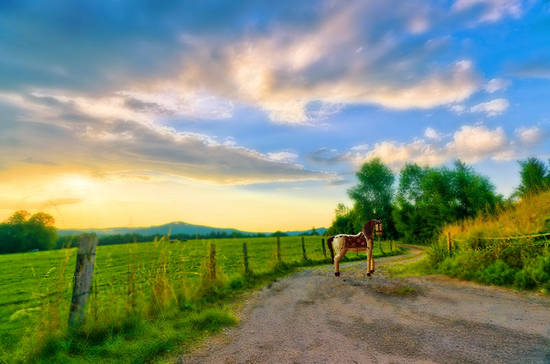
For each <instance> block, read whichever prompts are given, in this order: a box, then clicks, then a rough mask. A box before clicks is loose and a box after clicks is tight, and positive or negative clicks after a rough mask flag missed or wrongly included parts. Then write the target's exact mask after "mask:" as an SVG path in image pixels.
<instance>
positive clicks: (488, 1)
mask: <svg viewBox="0 0 550 364" xmlns="http://www.w3.org/2000/svg"><path fill="white" fill-rule="evenodd" d="M472 8H478V9H479V10H480V11H481V16H480V18H479V21H480V22H489V23H492V22H496V21H498V20H500V19H502V18H504V17H507V16H512V17H515V18H517V17H519V16H520V15H521V13H522V3H521V0H456V1H455V2H454V4H453V9H454V10H455V11H465V10H470V9H472Z"/></svg>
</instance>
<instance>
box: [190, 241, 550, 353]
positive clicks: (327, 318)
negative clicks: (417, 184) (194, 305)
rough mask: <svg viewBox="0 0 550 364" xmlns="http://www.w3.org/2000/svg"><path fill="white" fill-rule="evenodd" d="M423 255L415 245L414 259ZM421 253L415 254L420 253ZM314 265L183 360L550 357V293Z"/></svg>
mask: <svg viewBox="0 0 550 364" xmlns="http://www.w3.org/2000/svg"><path fill="white" fill-rule="evenodd" d="M418 253H419V251H418V250H416V249H413V250H412V251H411V252H410V253H409V254H410V255H409V259H415V258H414V257H415V256H418ZM411 254H412V255H411ZM399 259H401V260H402V259H403V258H399V257H392V258H386V259H378V260H377V264H378V265H377V267H380V268H381V269H379V270H378V271H377V272H376V273H375V275H374V277H371V278H369V277H366V275H365V274H364V270H365V263H364V262H361V263H350V264H347V265H344V266H343V267H342V269H341V272H342V276H341V277H340V278H335V277H334V276H333V273H332V270H331V267H322V268H313V269H306V270H303V271H300V272H299V273H297V274H295V275H293V276H290V277H287V278H285V279H282V280H280V281H278V282H275V283H273V284H272V285H270V286H269V287H266V288H264V289H263V290H261V291H259V292H257V293H256V294H254V295H253V297H252V298H251V299H250V300H249V301H248V302H247V303H246V305H245V308H244V310H243V312H242V317H241V320H242V321H241V323H240V324H239V325H238V326H237V327H235V328H233V329H229V330H227V331H226V332H225V333H224V334H221V335H218V336H217V337H214V338H212V339H210V340H207V341H206V342H205V343H204V345H203V346H201V347H200V348H198V349H197V350H195V351H194V352H192V353H190V354H187V355H185V356H182V357H181V358H180V362H182V363H523V364H526V363H550V298H548V297H540V296H537V295H535V294H532V293H518V292H513V291H510V290H506V289H500V288H495V287H485V286H480V285H477V284H473V283H467V282H459V281H456V280H451V279H449V278H445V277H440V276H430V277H414V278H395V279H392V278H389V277H387V276H386V275H384V274H383V267H384V265H386V266H387V265H388V264H391V262H392V261H396V260H399Z"/></svg>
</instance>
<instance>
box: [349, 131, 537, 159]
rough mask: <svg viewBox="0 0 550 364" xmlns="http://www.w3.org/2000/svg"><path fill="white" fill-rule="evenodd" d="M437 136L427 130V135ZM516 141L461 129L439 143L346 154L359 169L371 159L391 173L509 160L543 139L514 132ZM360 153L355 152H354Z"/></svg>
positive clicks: (387, 146)
mask: <svg viewBox="0 0 550 364" xmlns="http://www.w3.org/2000/svg"><path fill="white" fill-rule="evenodd" d="M434 133H435V135H438V136H440V135H441V134H440V133H438V132H436V131H435V130H433V129H431V128H428V129H427V130H426V132H425V134H426V136H428V135H434ZM515 134H516V137H517V139H516V140H511V139H510V138H508V136H507V135H506V133H505V132H504V130H503V129H502V128H500V127H498V128H495V129H489V128H487V127H485V126H483V125H464V126H462V127H461V128H460V129H458V130H457V131H455V132H454V133H453V134H452V136H449V137H446V138H443V137H442V138H440V139H434V138H429V137H428V140H424V139H417V140H414V141H412V142H410V143H399V142H396V141H391V140H388V141H383V142H380V143H376V144H375V145H374V147H372V148H370V149H367V150H365V148H364V147H362V146H361V148H355V149H352V150H351V151H350V152H349V153H347V154H346V156H347V158H348V160H350V161H352V162H354V163H355V164H356V165H359V164H361V163H363V162H365V161H367V160H370V159H373V158H380V159H381V160H382V161H383V162H384V163H386V164H388V165H390V166H391V167H392V168H393V169H394V170H399V169H400V168H401V167H402V166H403V165H405V164H406V163H418V164H420V165H428V166H436V165H440V164H443V163H445V162H448V161H450V160H452V159H456V158H459V159H461V160H463V161H465V162H467V163H475V162H478V161H481V160H484V159H488V158H490V159H493V160H513V159H515V158H517V157H518V156H521V155H522V154H523V153H524V152H526V151H529V150H531V148H533V147H535V146H536V145H537V144H538V143H539V142H540V141H541V140H542V139H543V138H544V134H543V133H542V131H541V130H540V129H539V128H538V127H528V128H520V129H517V130H516V132H515ZM359 149H360V150H362V151H358V150H359Z"/></svg>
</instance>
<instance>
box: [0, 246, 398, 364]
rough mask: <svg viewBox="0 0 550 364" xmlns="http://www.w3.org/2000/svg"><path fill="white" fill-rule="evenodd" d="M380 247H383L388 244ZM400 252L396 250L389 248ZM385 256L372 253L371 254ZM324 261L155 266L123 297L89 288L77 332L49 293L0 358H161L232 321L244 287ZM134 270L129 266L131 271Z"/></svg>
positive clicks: (132, 360)
mask: <svg viewBox="0 0 550 364" xmlns="http://www.w3.org/2000/svg"><path fill="white" fill-rule="evenodd" d="M385 250H386V252H388V248H387V246H385ZM388 253H389V252H388ZM399 253H400V251H399V250H394V251H393V253H392V254H391V255H395V254H399ZM384 255H390V254H384ZM384 255H383V254H382V253H381V252H380V251H376V252H375V256H376V257H380V256H384ZM361 259H364V257H363V256H354V255H349V257H348V258H347V259H346V260H347V261H353V260H361ZM329 262H330V261H328V260H327V259H324V258H323V259H310V260H299V261H293V262H289V263H285V262H282V263H275V264H273V263H272V264H271V267H270V268H269V269H267V270H266V271H262V272H260V273H249V274H242V273H241V274H235V273H232V274H224V272H223V271H222V270H219V271H218V274H217V279H216V280H215V281H212V280H211V279H210V277H209V276H208V275H205V274H203V275H201V276H200V278H199V279H195V280H193V281H182V280H177V279H171V277H170V276H169V275H168V274H167V272H166V271H165V270H163V269H162V265H159V269H157V270H155V271H151V272H149V273H150V282H149V284H148V285H147V286H146V287H145V286H139V287H135V288H134V289H133V290H132V291H128V292H129V293H128V295H125V296H124V297H116V296H112V297H110V298H108V299H105V298H99V299H94V297H93V295H92V299H91V301H90V304H89V312H88V317H89V319H88V322H87V324H86V326H85V327H83V328H82V329H81V330H79V331H74V332H70V331H69V330H67V328H66V325H65V324H64V322H65V320H64V319H63V318H65V317H66V312H65V310H64V309H63V305H60V303H61V302H64V297H63V294H60V295H55V294H53V295H50V296H49V299H48V300H46V301H45V302H44V304H43V305H42V306H41V307H40V315H38V318H37V320H36V321H35V322H33V323H32V324H31V325H29V327H28V328H27V330H26V333H25V335H24V337H23V339H22V341H21V342H20V343H19V344H18V345H17V346H16V347H15V348H14V347H12V350H9V351H8V350H5V349H4V350H3V351H2V352H0V362H6V363H11V362H37V363H51V362H63V363H76V362H79V363H81V362H99V361H100V362H104V363H120V362H125V363H136V362H155V361H159V360H161V361H164V360H166V358H171V357H174V355H177V354H178V353H181V352H182V351H185V350H188V348H190V347H191V346H192V345H194V344H196V343H197V342H199V341H201V340H202V339H204V338H205V337H207V336H208V335H210V334H212V333H215V332H218V331H220V330H221V329H222V328H224V327H228V326H231V325H234V324H236V323H237V320H238V319H237V318H236V316H235V315H234V312H235V310H236V309H238V307H239V305H241V303H242V301H243V299H244V298H245V297H246V295H247V294H248V293H250V292H252V291H253V290H255V289H258V288H260V287H263V286H265V285H267V284H269V283H271V282H273V281H275V280H278V279H280V278H282V277H284V276H286V275H288V274H291V273H293V272H295V271H296V270H298V269H300V268H303V267H309V266H315V265H321V264H327V263H329ZM203 268H205V267H203ZM131 271H132V269H131V267H130V266H129V268H128V274H129V276H131V274H132V272H131ZM199 271H203V272H206V271H207V269H201V270H199ZM129 287H130V284H129Z"/></svg>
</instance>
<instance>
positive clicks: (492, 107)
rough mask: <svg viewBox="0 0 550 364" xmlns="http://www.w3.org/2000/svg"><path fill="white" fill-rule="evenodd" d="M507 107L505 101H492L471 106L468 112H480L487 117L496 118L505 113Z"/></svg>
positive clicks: (506, 101)
mask: <svg viewBox="0 0 550 364" xmlns="http://www.w3.org/2000/svg"><path fill="white" fill-rule="evenodd" d="M509 105H510V104H509V103H508V100H506V99H494V100H491V101H487V102H482V103H480V104H477V105H474V106H472V107H471V108H470V112H480V113H485V114H486V115H487V116H497V115H500V114H502V113H503V112H504V111H506V109H508V106H509Z"/></svg>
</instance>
